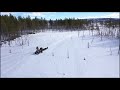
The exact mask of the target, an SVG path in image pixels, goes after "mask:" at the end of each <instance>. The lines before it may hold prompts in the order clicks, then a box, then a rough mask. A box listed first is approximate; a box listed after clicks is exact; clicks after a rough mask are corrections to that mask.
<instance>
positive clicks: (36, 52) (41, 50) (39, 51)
mask: <svg viewBox="0 0 120 90" xmlns="http://www.w3.org/2000/svg"><path fill="white" fill-rule="evenodd" d="M36 49H37V50H36V51H35V54H40V53H43V51H44V50H46V49H48V47H46V48H42V47H41V48H40V49H38V47H37V48H36Z"/></svg>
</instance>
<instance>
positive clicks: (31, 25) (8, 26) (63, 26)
mask: <svg viewBox="0 0 120 90" xmlns="http://www.w3.org/2000/svg"><path fill="white" fill-rule="evenodd" d="M0 20H1V28H0V33H1V38H2V40H8V41H9V40H11V39H14V38H16V37H19V36H20V35H22V34H27V33H31V32H32V33H34V32H37V31H45V30H46V29H47V30H48V29H52V30H59V31H62V30H94V29H96V30H98V31H99V24H100V25H102V26H103V27H107V28H115V27H119V20H112V19H108V20H105V21H94V20H92V19H91V20H89V19H75V18H65V19H56V20H51V19H50V20H46V19H45V18H42V17H41V18H37V17H35V18H33V19H31V18H30V16H28V17H26V18H24V17H21V16H18V17H15V16H13V15H11V14H10V15H0ZM98 22H99V24H98ZM95 23H96V24H95ZM95 27H96V28H95Z"/></svg>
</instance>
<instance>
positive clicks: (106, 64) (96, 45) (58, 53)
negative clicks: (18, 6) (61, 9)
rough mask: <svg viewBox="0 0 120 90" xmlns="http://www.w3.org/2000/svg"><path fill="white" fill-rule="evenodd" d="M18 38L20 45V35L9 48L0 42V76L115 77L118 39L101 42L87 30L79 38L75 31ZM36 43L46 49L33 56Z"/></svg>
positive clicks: (105, 38) (116, 74) (41, 33)
mask: <svg viewBox="0 0 120 90" xmlns="http://www.w3.org/2000/svg"><path fill="white" fill-rule="evenodd" d="M94 34H95V32H94ZM22 38H23V40H24V42H23V43H25V44H24V45H23V46H20V43H21V42H22V41H20V40H21V39H20V38H17V39H15V40H14V41H12V42H11V47H9V46H8V43H6V44H3V45H2V47H1V77H19V78H21V77H22V78H23V77H25V78H34V77H35V78H41V77H45V78H46V77H52V78H54V77H60V78H61V77H75V78H77V77H80V78H82V77H87V78H90V77H92V78H93V77H102V78H104V77H112V78H113V77H115V78H116V77H119V55H118V46H119V40H118V39H115V38H114V39H108V38H107V37H104V38H103V40H102V41H101V38H100V37H98V36H95V35H94V36H92V35H91V33H89V31H85V32H84V36H83V31H81V32H80V33H79V37H78V32H77V31H72V32H52V31H48V32H40V33H37V34H31V35H27V36H25V35H23V36H22ZM25 40H26V42H25ZM28 40H29V42H28ZM88 43H89V48H88ZM36 46H38V47H48V49H47V50H46V51H44V52H43V53H42V54H39V55H34V54H33V53H34V52H35V50H36ZM110 49H111V50H110ZM111 51H112V52H111ZM10 52H11V53H10Z"/></svg>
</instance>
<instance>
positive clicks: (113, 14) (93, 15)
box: [1, 12, 119, 20]
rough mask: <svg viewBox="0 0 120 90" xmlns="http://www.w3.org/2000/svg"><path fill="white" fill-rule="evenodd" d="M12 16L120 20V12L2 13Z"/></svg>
mask: <svg viewBox="0 0 120 90" xmlns="http://www.w3.org/2000/svg"><path fill="white" fill-rule="evenodd" d="M10 13H11V14H12V15H14V16H16V17H18V16H22V17H27V16H28V15H29V16H30V17H31V18H34V17H36V16H37V17H38V18H41V17H43V18H45V19H47V20H50V19H52V20H55V19H64V18H79V19H84V18H119V12H1V15H9V14H10Z"/></svg>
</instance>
